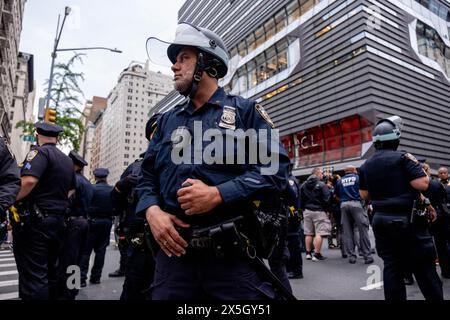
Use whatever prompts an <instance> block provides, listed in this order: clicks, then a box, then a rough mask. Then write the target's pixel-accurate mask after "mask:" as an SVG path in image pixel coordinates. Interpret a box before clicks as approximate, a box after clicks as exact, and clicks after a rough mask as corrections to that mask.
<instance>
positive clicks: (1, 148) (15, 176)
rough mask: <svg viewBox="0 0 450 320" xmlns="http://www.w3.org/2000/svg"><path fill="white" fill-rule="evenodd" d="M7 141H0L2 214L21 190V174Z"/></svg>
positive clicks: (0, 205)
mask: <svg viewBox="0 0 450 320" xmlns="http://www.w3.org/2000/svg"><path fill="white" fill-rule="evenodd" d="M7 148H8V147H7V145H6V142H5V141H4V140H3V139H1V141H0V168H1V173H0V214H3V213H4V212H5V211H6V209H7V208H8V207H9V206H10V205H11V204H13V203H14V201H15V200H16V196H17V193H18V192H19V190H20V175H19V169H18V167H17V163H16V161H15V160H14V158H13V156H12V155H11V153H10V152H9V150H8V149H7Z"/></svg>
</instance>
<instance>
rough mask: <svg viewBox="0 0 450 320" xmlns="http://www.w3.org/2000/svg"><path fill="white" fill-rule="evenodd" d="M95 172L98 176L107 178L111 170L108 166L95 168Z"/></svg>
mask: <svg viewBox="0 0 450 320" xmlns="http://www.w3.org/2000/svg"><path fill="white" fill-rule="evenodd" d="M93 174H94V176H96V177H97V178H106V177H107V176H108V174H109V170H108V169H106V168H97V169H95V170H94V172H93Z"/></svg>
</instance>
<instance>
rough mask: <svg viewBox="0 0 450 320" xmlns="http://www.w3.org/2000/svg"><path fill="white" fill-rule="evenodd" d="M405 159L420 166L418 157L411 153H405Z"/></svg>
mask: <svg viewBox="0 0 450 320" xmlns="http://www.w3.org/2000/svg"><path fill="white" fill-rule="evenodd" d="M404 156H405V158H406V159H408V160H411V161H412V162H414V163H415V164H419V161H418V160H417V159H416V157H414V156H413V155H412V154H411V153H408V152H407V153H405V155H404Z"/></svg>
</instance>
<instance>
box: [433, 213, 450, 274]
mask: <svg viewBox="0 0 450 320" xmlns="http://www.w3.org/2000/svg"><path fill="white" fill-rule="evenodd" d="M431 233H432V234H433V237H434V243H435V245H436V251H437V255H438V258H439V266H440V268H441V274H442V275H443V276H444V277H446V278H450V224H449V217H448V215H447V214H441V215H438V217H437V219H436V221H434V222H433V223H432V224H431Z"/></svg>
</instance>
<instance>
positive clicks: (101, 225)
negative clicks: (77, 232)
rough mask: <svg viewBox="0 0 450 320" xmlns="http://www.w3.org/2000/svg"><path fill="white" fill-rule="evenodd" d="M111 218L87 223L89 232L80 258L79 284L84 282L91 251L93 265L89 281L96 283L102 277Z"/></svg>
mask: <svg viewBox="0 0 450 320" xmlns="http://www.w3.org/2000/svg"><path fill="white" fill-rule="evenodd" d="M111 227H112V220H111V218H93V219H92V220H90V221H89V231H88V237H87V241H86V245H85V247H84V249H83V254H82V257H81V263H80V267H81V282H84V281H86V279H87V274H88V270H89V259H90V257H91V253H92V250H94V253H95V259H94V265H93V266H92V269H91V276H90V281H98V280H100V278H101V276H102V270H103V265H104V264H105V253H106V248H107V247H108V245H109V238H110V234H111Z"/></svg>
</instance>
